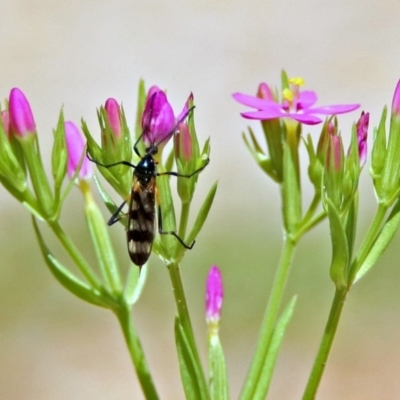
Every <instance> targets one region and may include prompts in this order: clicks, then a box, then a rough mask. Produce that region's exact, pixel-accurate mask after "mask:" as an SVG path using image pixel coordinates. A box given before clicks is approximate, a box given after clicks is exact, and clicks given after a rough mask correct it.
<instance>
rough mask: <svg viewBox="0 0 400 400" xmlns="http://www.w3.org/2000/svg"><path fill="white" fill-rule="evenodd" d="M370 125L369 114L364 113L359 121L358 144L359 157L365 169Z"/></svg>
mask: <svg viewBox="0 0 400 400" xmlns="http://www.w3.org/2000/svg"><path fill="white" fill-rule="evenodd" d="M368 125H369V113H365V112H364V111H363V112H362V113H361V117H360V119H359V120H358V121H357V124H356V130H357V142H358V156H359V159H360V167H363V166H364V164H365V161H366V160H367V151H368V147H367V138H368Z"/></svg>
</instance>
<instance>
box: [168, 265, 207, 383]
mask: <svg viewBox="0 0 400 400" xmlns="http://www.w3.org/2000/svg"><path fill="white" fill-rule="evenodd" d="M168 271H169V276H170V279H171V283H172V289H173V292H174V298H175V303H176V308H177V311H178V316H179V321H180V323H181V325H182V328H183V330H184V331H185V333H186V336H187V338H188V340H189V343H190V347H191V350H192V352H193V355H194V358H195V360H196V363H197V365H198V367H199V371H201V379H202V382H201V385H202V386H203V387H207V386H208V385H207V383H206V378H205V376H204V371H203V368H202V366H201V362H200V357H199V352H198V350H197V346H196V341H195V338H194V333H193V328H192V322H191V320H190V315H189V309H188V306H187V301H186V296H185V291H184V288H183V283H182V277H181V274H180V270H179V264H178V263H177V262H172V263H170V264H168Z"/></svg>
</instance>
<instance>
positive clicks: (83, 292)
mask: <svg viewBox="0 0 400 400" xmlns="http://www.w3.org/2000/svg"><path fill="white" fill-rule="evenodd" d="M32 223H33V227H34V229H35V234H36V237H37V239H38V242H39V246H40V250H41V252H42V255H43V258H44V260H45V262H46V265H47V266H48V267H49V269H50V272H51V273H52V274H53V276H54V277H55V278H56V279H57V280H58V282H60V284H61V285H62V286H63V287H64V288H65V289H67V290H68V291H70V292H71V293H72V294H74V295H75V296H77V297H78V298H80V299H81V300H84V301H87V302H88V303H90V304H94V305H96V306H99V307H104V308H111V304H110V303H109V302H108V300H107V299H106V298H105V297H104V296H103V295H102V294H101V293H100V292H99V291H98V290H96V289H93V288H92V287H90V286H89V285H87V284H86V283H84V282H83V281H81V280H80V279H79V278H77V277H76V276H75V275H74V274H73V273H72V272H71V271H69V270H68V269H67V268H65V267H64V266H63V265H62V264H61V263H60V262H59V261H58V260H57V259H56V258H55V257H54V256H53V255H52V253H51V252H50V250H49V248H48V247H47V245H46V243H45V242H44V239H43V236H42V235H41V233H40V230H39V227H38V225H37V222H36V219H35V218H34V217H32Z"/></svg>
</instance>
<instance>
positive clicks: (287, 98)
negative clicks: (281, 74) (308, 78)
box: [282, 77, 304, 112]
mask: <svg viewBox="0 0 400 400" xmlns="http://www.w3.org/2000/svg"><path fill="white" fill-rule="evenodd" d="M289 84H290V87H288V88H285V89H283V92H282V100H283V101H282V106H283V109H284V110H285V111H286V112H299V111H301V110H302V109H303V107H302V105H301V103H299V102H298V98H299V94H300V86H303V85H304V79H303V78H301V77H296V78H290V79H289Z"/></svg>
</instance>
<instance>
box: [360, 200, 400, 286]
mask: <svg viewBox="0 0 400 400" xmlns="http://www.w3.org/2000/svg"><path fill="white" fill-rule="evenodd" d="M399 224H400V199H397V202H396V204H395V205H394V207H393V209H392V211H391V212H390V214H389V217H388V218H387V220H386V222H385V224H384V225H383V227H382V229H381V230H380V232H379V234H378V235H377V237H376V239H375V241H374V244H373V246H372V247H371V250H370V251H369V253H368V256H367V257H366V258H365V260H364V262H363V263H362V264H361V265H360V266H358V268H357V271H354V275H355V279H354V283H356V282H357V281H359V280H360V279H361V278H362V277H363V276H364V275H365V274H366V273H367V272H368V271H369V270H370V269H371V268H372V267H373V266H374V265H375V263H376V262H377V260H378V259H379V257H380V256H381V255H382V254H383V252H384V251H385V250H386V248H387V247H388V245H389V243H390V242H391V241H392V239H393V238H394V236H395V234H396V232H397V231H398V229H399Z"/></svg>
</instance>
